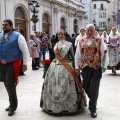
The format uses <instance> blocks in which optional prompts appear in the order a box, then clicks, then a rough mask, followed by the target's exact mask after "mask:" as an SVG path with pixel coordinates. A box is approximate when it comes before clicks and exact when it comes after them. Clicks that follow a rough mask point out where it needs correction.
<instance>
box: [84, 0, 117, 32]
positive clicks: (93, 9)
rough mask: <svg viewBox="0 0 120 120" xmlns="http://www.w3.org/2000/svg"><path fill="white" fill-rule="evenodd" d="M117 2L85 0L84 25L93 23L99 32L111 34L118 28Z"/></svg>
mask: <svg viewBox="0 0 120 120" xmlns="http://www.w3.org/2000/svg"><path fill="white" fill-rule="evenodd" d="M116 1H117V0H83V3H85V6H86V7H85V11H86V14H85V17H84V24H85V25H86V24H87V23H93V24H94V25H95V26H96V28H97V30H98V31H99V32H100V33H102V32H103V31H104V30H107V31H108V32H110V29H111V27H113V26H116V8H117V7H116Z"/></svg>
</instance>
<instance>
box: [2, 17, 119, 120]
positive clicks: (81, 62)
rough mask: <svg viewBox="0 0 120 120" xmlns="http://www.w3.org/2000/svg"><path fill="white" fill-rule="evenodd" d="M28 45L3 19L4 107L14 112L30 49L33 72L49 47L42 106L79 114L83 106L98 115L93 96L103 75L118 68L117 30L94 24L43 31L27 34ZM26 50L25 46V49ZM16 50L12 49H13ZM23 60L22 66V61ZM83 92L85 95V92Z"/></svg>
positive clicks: (50, 110)
mask: <svg viewBox="0 0 120 120" xmlns="http://www.w3.org/2000/svg"><path fill="white" fill-rule="evenodd" d="M28 43H29V44H28V46H27V43H26V41H25V38H24V37H23V35H21V34H20V33H19V32H17V31H14V30H13V22H12V21H11V20H10V19H6V20H4V21H3V32H2V33H0V76H1V77H2V79H3V82H4V85H5V88H6V90H7V92H8V96H9V106H8V107H7V108H6V109H5V110H6V111H8V115H9V116H12V115H13V114H14V112H15V111H16V109H17V105H18V99H17V93H16V85H17V83H18V75H19V70H20V66H21V67H22V71H23V72H24V71H26V70H27V60H28V55H29V53H30V57H31V58H32V61H31V67H32V70H39V68H40V67H41V64H42V62H41V61H42V60H46V51H47V50H48V51H49V60H50V65H49V67H48V69H47V72H46V74H45V77H44V82H43V86H42V92H41V99H40V107H41V108H42V109H43V110H44V111H45V112H46V113H48V114H53V115H66V114H72V113H79V112H80V111H82V110H83V109H84V107H86V106H87V99H86V97H88V98H89V102H88V108H89V110H90V113H91V117H92V118H96V117H97V100H98V95H99V87H100V80H101V79H102V73H104V72H105V71H106V70H107V69H112V73H113V74H116V70H119V69H120V34H119V32H118V30H117V28H116V27H112V29H111V32H110V34H109V35H108V34H107V32H106V31H104V32H103V33H102V35H99V33H98V32H97V31H96V30H95V26H94V25H93V24H88V25H87V26H86V27H85V28H81V29H80V33H79V35H78V36H77V35H76V34H75V33H73V34H72V36H70V35H69V34H68V33H67V32H66V31H65V30H63V29H60V30H58V31H57V33H56V35H53V36H52V37H51V39H48V37H47V36H46V34H45V33H44V32H39V31H35V32H34V33H32V34H30V40H29V42H28ZM28 48H29V49H28ZM13 51H14V52H13ZM21 62H22V64H21ZM86 95H87V96H86Z"/></svg>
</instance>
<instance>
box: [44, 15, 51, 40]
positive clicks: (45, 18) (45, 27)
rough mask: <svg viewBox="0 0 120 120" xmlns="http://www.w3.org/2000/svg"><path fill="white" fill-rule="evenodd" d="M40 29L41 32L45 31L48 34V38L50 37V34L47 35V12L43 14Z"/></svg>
mask: <svg viewBox="0 0 120 120" xmlns="http://www.w3.org/2000/svg"><path fill="white" fill-rule="evenodd" d="M42 30H43V32H45V33H46V34H47V35H48V38H50V35H49V16H48V14H47V13H44V14H43V18H42Z"/></svg>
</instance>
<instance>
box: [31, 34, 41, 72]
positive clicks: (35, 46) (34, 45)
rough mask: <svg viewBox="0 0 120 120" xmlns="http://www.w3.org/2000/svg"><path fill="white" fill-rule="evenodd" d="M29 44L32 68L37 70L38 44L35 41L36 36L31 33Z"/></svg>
mask: <svg viewBox="0 0 120 120" xmlns="http://www.w3.org/2000/svg"><path fill="white" fill-rule="evenodd" d="M29 45H30V57H32V70H38V69H39V66H38V63H39V57H40V55H39V51H40V50H39V46H38V43H37V41H36V36H35V34H34V33H33V34H31V35H30V42H29Z"/></svg>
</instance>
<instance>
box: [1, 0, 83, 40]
mask: <svg viewBox="0 0 120 120" xmlns="http://www.w3.org/2000/svg"><path fill="white" fill-rule="evenodd" d="M37 2H38V3H39V5H40V7H39V12H38V14H37V15H38V19H39V21H38V22H37V23H36V30H37V31H40V32H46V33H47V34H48V36H49V37H51V36H52V35H53V34H56V32H57V31H58V30H59V29H60V28H62V29H65V30H66V31H67V32H68V33H69V34H72V33H73V32H75V33H78V32H79V29H80V28H81V26H82V24H83V17H84V14H85V12H84V4H83V3H82V2H80V0H38V1H37ZM28 3H29V0H1V1H0V23H2V21H3V20H4V19H8V18H9V19H12V20H13V22H14V28H17V29H19V30H20V32H21V33H22V34H23V35H24V36H25V38H26V40H28V39H29V36H30V33H32V32H34V24H33V22H32V21H30V19H31V17H32V15H33V13H32V12H31V11H30V10H29V6H28ZM0 31H2V25H1V24H0Z"/></svg>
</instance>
